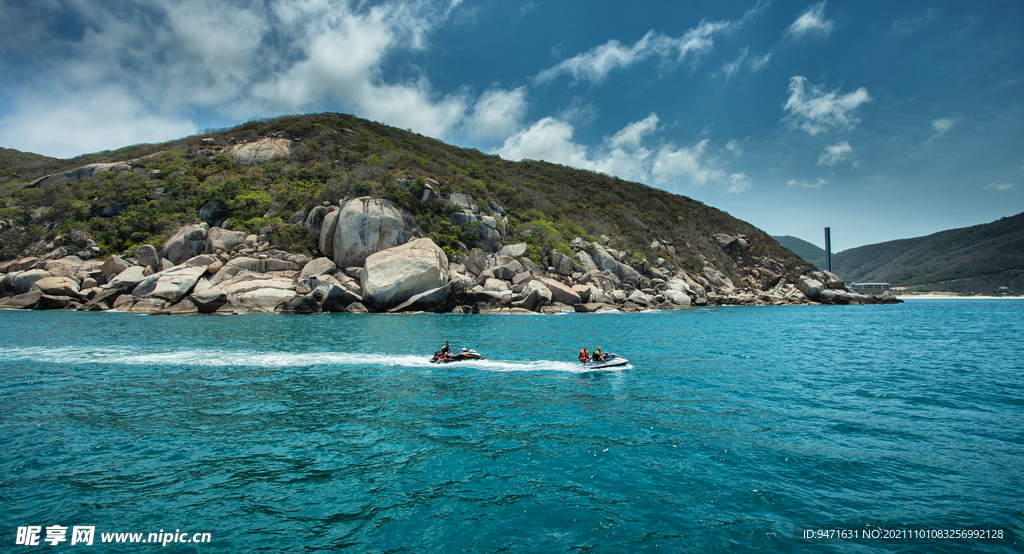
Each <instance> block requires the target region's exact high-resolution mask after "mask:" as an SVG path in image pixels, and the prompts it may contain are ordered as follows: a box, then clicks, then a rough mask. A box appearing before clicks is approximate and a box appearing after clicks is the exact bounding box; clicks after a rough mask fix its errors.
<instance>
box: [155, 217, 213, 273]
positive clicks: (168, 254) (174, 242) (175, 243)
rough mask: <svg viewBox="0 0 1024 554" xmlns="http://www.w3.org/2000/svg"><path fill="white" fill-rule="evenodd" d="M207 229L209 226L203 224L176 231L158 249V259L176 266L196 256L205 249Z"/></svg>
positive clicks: (187, 226)
mask: <svg viewBox="0 0 1024 554" xmlns="http://www.w3.org/2000/svg"><path fill="white" fill-rule="evenodd" d="M207 229H209V226H208V225H207V224H205V223H197V224H195V225H186V226H184V227H182V228H181V229H178V231H177V232H176V233H174V234H173V235H171V238H170V239H168V240H167V243H165V244H164V247H163V248H161V249H160V257H161V258H166V259H167V260H170V262H171V263H172V264H174V265H178V264H180V263H181V262H183V261H185V260H187V259H189V258H192V257H194V256H198V255H199V254H201V253H202V252H203V250H204V249H206V231H207Z"/></svg>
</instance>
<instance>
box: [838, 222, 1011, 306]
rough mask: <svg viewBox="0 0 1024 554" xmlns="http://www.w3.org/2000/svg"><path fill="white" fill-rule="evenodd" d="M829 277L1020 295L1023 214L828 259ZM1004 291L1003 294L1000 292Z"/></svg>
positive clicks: (924, 288)
mask: <svg viewBox="0 0 1024 554" xmlns="http://www.w3.org/2000/svg"><path fill="white" fill-rule="evenodd" d="M832 269H833V272H834V273H836V274H837V275H839V276H840V277H842V278H843V279H844V280H846V282H847V283H856V282H885V283H891V284H892V285H894V286H900V287H907V289H908V290H910V291H920V292H926V291H948V292H956V293H960V294H983V295H984V294H996V293H999V289H1000V287H1007V288H1009V289H1010V291H1011V292H1010V294H1014V295H1020V294H1022V293H1024V213H1021V214H1017V215H1015V216H1012V217H1004V218H1002V219H1000V220H998V221H994V222H992V223H986V224H984V225H976V226H973V227H966V228H963V229H952V230H949V231H942V232H939V233H935V234H933V235H928V236H926V237H919V238H913V239H904V240H895V241H890V242H883V243H880V244H872V245H868V246H861V247H859V248H852V249H850V250H844V251H842V252H839V253H837V254H833V255H832ZM1004 292H1005V291H1004Z"/></svg>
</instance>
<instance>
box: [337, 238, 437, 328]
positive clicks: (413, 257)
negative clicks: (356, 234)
mask: <svg viewBox="0 0 1024 554" xmlns="http://www.w3.org/2000/svg"><path fill="white" fill-rule="evenodd" d="M339 226H340V224H339ZM360 281H361V282H362V285H363V298H365V299H366V300H367V301H368V302H369V303H370V304H371V305H373V306H374V307H376V308H378V309H381V310H387V309H391V308H393V307H395V306H398V305H399V304H401V303H403V302H405V301H406V300H409V299H410V298H412V297H413V296H416V295H417V294H420V293H423V292H427V291H429V290H433V289H436V288H440V287H443V286H445V285H447V284H448V256H446V255H445V253H444V251H443V250H441V249H440V248H439V247H438V246H437V245H436V244H434V241H432V240H430V239H416V240H414V241H410V242H408V243H406V244H403V245H401V246H396V247H394V248H389V249H387V250H383V251H380V252H377V253H375V254H372V255H370V256H369V257H368V258H366V265H365V266H364V267H363V270H362V272H361V274H360Z"/></svg>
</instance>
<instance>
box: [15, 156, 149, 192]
mask: <svg viewBox="0 0 1024 554" xmlns="http://www.w3.org/2000/svg"><path fill="white" fill-rule="evenodd" d="M130 169H131V166H130V165H128V163H126V162H111V163H100V164H89V165H84V166H82V167H79V168H77V169H72V170H71V171H65V172H63V173H56V174H54V175H47V176H45V177H40V178H39V179H36V180H35V181H33V182H32V183H31V184H29V185H28V187H29V188H33V187H39V188H49V187H53V186H56V185H63V184H65V183H78V182H81V181H82V180H83V179H88V178H89V177H92V176H93V175H95V174H96V173H99V172H102V171H113V172H115V173H120V172H122V171H128V170H130Z"/></svg>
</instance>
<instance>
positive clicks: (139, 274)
mask: <svg viewBox="0 0 1024 554" xmlns="http://www.w3.org/2000/svg"><path fill="white" fill-rule="evenodd" d="M440 189H441V187H440V186H438V187H437V189H436V190H440ZM431 190H433V192H432V194H433V195H434V196H436V198H435V197H434V196H431V198H432V200H431V201H432V202H438V201H440V200H441V199H442V197H441V196H440V195H439V194H438V193H437V192H436V190H434V189H431ZM448 200H449V201H451V202H453V203H455V204H456V205H458V206H459V209H460V210H461V211H458V212H456V213H455V214H453V215H452V218H453V222H455V223H457V224H459V225H462V226H463V231H464V232H467V231H468V230H470V229H474V228H477V227H486V228H487V229H490V231H482V232H483V233H485V234H484V235H478V236H477V238H478V239H479V242H478V243H476V244H477V246H476V247H474V248H468V247H467V248H464V250H468V251H466V252H464V253H459V254H458V255H457V257H456V259H454V260H449V259H448V257H447V255H446V254H445V253H444V251H442V250H441V249H440V248H439V247H438V246H437V245H436V244H435V243H434V242H433V241H432V240H430V239H425V238H416V237H417V234H418V231H417V228H416V225H415V221H413V220H412V217H411V216H410V215H409V214H408V213H405V212H402V211H400V210H398V209H397V208H395V206H394V205H393V204H391V202H389V201H387V200H384V199H380V198H371V197H365V198H358V199H355V200H348V201H345V202H343V203H342V204H341V205H340V206H331V205H320V206H314V207H313V208H312V209H310V210H309V211H308V212H307V211H306V210H300V211H299V212H297V213H296V215H295V216H294V218H293V219H294V225H297V226H302V227H304V231H305V232H307V233H308V234H309V236H310V237H311V238H315V239H317V243H318V246H319V249H320V251H321V252H323V253H324V254H325V256H320V257H316V258H312V259H311V258H310V257H308V256H305V255H299V254H292V253H289V252H284V251H280V250H275V249H273V248H271V246H270V244H269V243H268V242H267V234H268V233H269V228H266V227H265V228H264V229H261V230H260V233H259V234H251V235H246V234H245V233H244V232H242V231H237V230H235V231H232V230H226V229H222V228H220V227H216V226H215V227H212V228H211V227H208V226H207V225H206V224H205V223H199V224H194V225H187V226H185V227H182V228H181V229H179V230H177V231H176V232H175V233H173V235H172V237H171V239H170V240H168V242H167V243H166V244H165V245H164V247H163V248H162V249H161V250H160V252H157V250H156V248H154V247H152V246H149V245H143V246H140V247H138V248H137V249H136V250H135V251H134V253H133V254H134V257H127V256H128V255H129V254H127V253H126V254H124V255H123V256H124V257H122V256H111V257H110V258H107V259H106V260H100V259H93V257H92V253H93V252H94V250H92V249H93V248H94V246H92V245H90V243H91V239H89V238H88V237H87V236H86V235H84V233H81V232H77V233H71V234H69V236H68V237H56V238H54V239H53V240H52V242H51V243H50V244H48V245H46V249H49V250H50V251H49V253H47V254H43V255H40V256H39V257H24V258H20V259H17V260H9V261H5V262H0V307H4V308H20V309H82V310H108V309H114V310H130V311H141V312H150V313H159V314H187V313H215V312H222V313H223V312H238V311H265V312H273V311H276V312H278V313H288V314H300V313H315V312H347V313H366V312H374V311H378V312H380V311H391V312H408V311H449V312H455V313H528V312H538V313H560V312H563V311H573V310H575V311H578V312H584V313H590V312H595V311H605V310H612V309H617V310H621V311H625V312H630V311H638V310H649V309H676V308H681V307H687V306H710V305H775V304H810V303H815V304H868V303H881V302H898V300H897V299H896V298H895V297H893V296H892V295H891V293H890V294H889V295H888V296H883V297H869V296H865V295H862V294H858V293H856V292H853V291H851V290H849V289H847V288H846V285H845V283H844V282H843V280H842V279H840V278H839V277H838V276H836V275H834V274H831V273H827V272H819V271H814V270H812V268H807V267H799V266H794V265H793V264H792V263H791V262H790V261H788V260H781V259H772V258H768V257H764V256H757V255H755V253H756V252H757V251H758V249H757V248H755V247H754V246H752V245H751V242H750V240H749V239H748V238H747V237H746V236H744V235H715V236H712V237H709V238H708V239H707V241H708V244H712V245H716V246H718V247H720V248H721V249H722V251H723V252H724V254H723V253H714V254H713V256H718V257H720V256H722V255H727V256H729V257H730V259H731V263H732V265H730V266H729V269H728V273H725V272H723V271H722V270H720V269H719V268H718V267H716V266H715V265H713V264H712V263H711V262H709V261H707V260H708V259H709V258H710V257H709V258H705V257H703V256H702V255H701V256H697V257H695V258H692V259H691V262H689V263H691V265H690V266H689V269H687V270H683V269H679V268H678V267H675V266H673V262H667V261H666V260H665V259H664V258H661V257H659V258H657V259H655V260H654V261H649V260H648V259H647V258H646V255H649V254H650V253H651V252H652V251H653V252H655V253H658V254H663V255H665V256H670V257H671V256H672V255H673V254H675V250H674V249H675V248H676V246H675V245H673V244H672V243H670V242H669V241H665V240H663V239H660V238H659V239H655V240H652V242H651V247H650V250H644V251H643V252H628V251H626V250H624V249H619V248H616V245H617V242H616V240H615V239H612V238H610V237H607V236H602V237H601V238H600V239H599V240H597V241H593V242H588V241H587V240H584V239H583V238H580V237H577V238H575V239H574V240H572V241H571V242H570V248H571V251H570V250H569V249H565V248H564V247H560V249H556V250H551V251H549V252H547V254H545V255H544V256H543V258H541V259H538V258H536V257H535V258H534V259H531V258H530V255H531V252H533V253H534V254H533V255H534V256H536V249H532V250H531V248H530V247H529V246H528V245H527V244H526V243H518V244H502V243H501V242H500V240H498V239H496V238H495V237H498V238H499V239H500V238H504V236H505V235H504V225H505V224H506V223H505V222H506V220H505V218H506V217H507V216H506V214H505V212H504V210H502V209H501V208H500V206H497V205H496V204H493V203H488V202H482V201H479V200H475V199H473V198H471V197H469V196H467V195H451V196H450V197H448ZM492 231H493V233H492ZM473 232H476V231H473ZM466 236H467V235H466V234H463V235H462V237H463V238H465V237H466ZM470 236H471V235H470ZM488 241H492V242H493V244H488ZM494 241H497V242H494ZM204 252H205V253H204ZM713 256H712V257H713ZM673 259H676V258H673ZM716 259H717V258H716ZM676 260H677V261H678V259H676ZM694 260H696V261H695V262H694ZM538 262H539V263H538ZM701 262H703V265H701ZM694 266H696V267H694Z"/></svg>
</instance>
